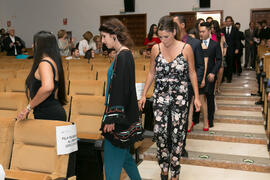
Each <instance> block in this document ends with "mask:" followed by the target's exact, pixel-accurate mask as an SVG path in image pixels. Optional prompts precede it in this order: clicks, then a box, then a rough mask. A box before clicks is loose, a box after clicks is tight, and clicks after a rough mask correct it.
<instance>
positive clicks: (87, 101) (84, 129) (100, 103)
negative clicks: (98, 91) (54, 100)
mask: <svg viewBox="0 0 270 180" xmlns="http://www.w3.org/2000/svg"><path fill="white" fill-rule="evenodd" d="M104 102H105V97H104V96H83V95H76V96H73V97H72V103H71V115H70V121H71V122H75V123H76V126H77V134H78V138H82V139H93V140H97V139H101V132H100V131H99V128H100V126H101V121H102V116H103V113H104V110H105V105H104Z"/></svg>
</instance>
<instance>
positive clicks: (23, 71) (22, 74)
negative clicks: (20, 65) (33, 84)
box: [16, 69, 30, 81]
mask: <svg viewBox="0 0 270 180" xmlns="http://www.w3.org/2000/svg"><path fill="white" fill-rule="evenodd" d="M29 72H30V71H29V69H21V70H18V71H16V78H18V79H23V80H24V81H25V80H26V78H27V76H28V74H29Z"/></svg>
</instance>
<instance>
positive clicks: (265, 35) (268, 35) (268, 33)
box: [259, 27, 270, 39]
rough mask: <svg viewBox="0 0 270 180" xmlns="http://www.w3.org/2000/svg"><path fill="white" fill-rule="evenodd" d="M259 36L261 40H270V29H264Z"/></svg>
mask: <svg viewBox="0 0 270 180" xmlns="http://www.w3.org/2000/svg"><path fill="white" fill-rule="evenodd" d="M259 36H260V39H270V28H269V27H266V28H262V29H261V32H260V35H259Z"/></svg>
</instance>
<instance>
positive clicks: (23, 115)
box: [17, 108, 29, 121]
mask: <svg viewBox="0 0 270 180" xmlns="http://www.w3.org/2000/svg"><path fill="white" fill-rule="evenodd" d="M28 114H29V111H28V109H26V108H25V109H23V110H22V111H21V112H20V113H19V114H18V116H17V120H18V121H20V120H24V119H26V118H27V116H28Z"/></svg>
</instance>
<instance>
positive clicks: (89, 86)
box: [69, 80, 104, 96]
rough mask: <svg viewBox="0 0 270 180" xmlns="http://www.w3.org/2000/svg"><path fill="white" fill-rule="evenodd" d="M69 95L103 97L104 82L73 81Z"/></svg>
mask: <svg viewBox="0 0 270 180" xmlns="http://www.w3.org/2000/svg"><path fill="white" fill-rule="evenodd" d="M69 88H70V90H69V94H70V95H71V96H74V95H88V96H103V94H104V82H103V81H97V80H71V81H70V87H69Z"/></svg>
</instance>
